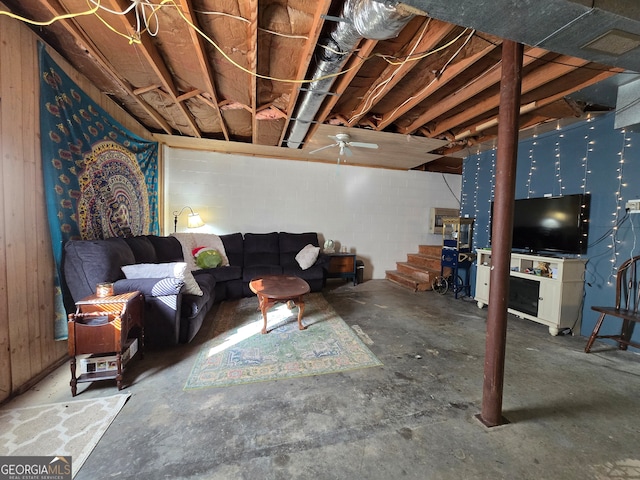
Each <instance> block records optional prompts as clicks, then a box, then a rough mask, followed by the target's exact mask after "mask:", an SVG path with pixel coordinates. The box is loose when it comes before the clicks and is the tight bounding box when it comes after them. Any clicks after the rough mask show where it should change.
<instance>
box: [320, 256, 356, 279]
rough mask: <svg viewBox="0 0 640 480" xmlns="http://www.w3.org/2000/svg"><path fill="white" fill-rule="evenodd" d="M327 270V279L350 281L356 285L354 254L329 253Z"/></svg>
mask: <svg viewBox="0 0 640 480" xmlns="http://www.w3.org/2000/svg"><path fill="white" fill-rule="evenodd" d="M329 257H331V258H330V259H329V269H328V273H327V277H329V278H344V279H346V280H349V279H351V281H353V284H354V285H357V278H356V254H355V253H330V254H329Z"/></svg>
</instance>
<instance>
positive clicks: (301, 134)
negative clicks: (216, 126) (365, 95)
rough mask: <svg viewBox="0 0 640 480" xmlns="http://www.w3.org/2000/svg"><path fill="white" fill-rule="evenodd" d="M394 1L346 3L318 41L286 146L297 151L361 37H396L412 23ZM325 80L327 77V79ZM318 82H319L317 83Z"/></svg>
mask: <svg viewBox="0 0 640 480" xmlns="http://www.w3.org/2000/svg"><path fill="white" fill-rule="evenodd" d="M398 3H399V2H396V1H377V0H346V1H345V3H344V5H343V7H342V12H341V14H340V21H338V22H337V23H336V26H335V28H334V29H333V30H332V31H331V32H330V33H329V35H328V37H326V38H323V39H321V40H320V42H319V46H318V47H317V50H316V69H315V72H314V73H313V76H312V77H311V78H312V80H315V81H311V82H310V83H308V84H306V85H305V91H304V93H303V94H302V95H301V96H300V99H299V101H298V104H297V106H296V109H295V111H294V119H293V120H292V122H293V124H292V126H291V128H290V130H289V137H288V140H287V146H288V147H290V148H299V147H300V146H301V145H302V142H303V141H304V138H305V136H306V135H307V132H308V131H309V128H310V126H311V123H312V122H313V120H314V118H315V116H316V114H317V113H318V110H320V106H321V105H322V102H323V100H324V99H325V97H326V95H327V93H328V92H329V91H330V90H331V86H332V85H333V82H334V81H335V79H336V77H335V76H333V75H334V74H336V73H338V72H340V70H341V69H342V67H343V65H344V64H345V62H346V61H347V59H348V58H349V53H350V52H351V51H352V50H353V49H354V48H355V47H356V45H357V44H358V42H359V41H360V39H361V38H367V39H372V40H385V39H388V38H393V37H396V36H397V35H398V34H399V33H400V30H402V28H403V27H404V26H405V25H406V24H407V22H409V20H411V18H412V17H413V15H412V14H408V13H404V12H401V11H400V10H399V9H398V7H397V5H398ZM326 77H328V78H326ZM318 79H320V80H318Z"/></svg>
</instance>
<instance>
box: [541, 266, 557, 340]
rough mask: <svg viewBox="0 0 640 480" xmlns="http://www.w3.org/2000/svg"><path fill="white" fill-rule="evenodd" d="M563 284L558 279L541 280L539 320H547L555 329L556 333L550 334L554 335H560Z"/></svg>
mask: <svg viewBox="0 0 640 480" xmlns="http://www.w3.org/2000/svg"><path fill="white" fill-rule="evenodd" d="M561 299H562V282H560V281H559V280H556V279H551V278H549V279H547V278H541V279H540V295H539V298H538V318H540V319H541V320H546V321H547V322H549V323H551V324H552V326H553V327H555V330H556V331H555V333H553V332H552V331H551V326H550V327H549V332H551V334H552V335H557V334H558V331H557V330H558V327H559V325H560V306H561V305H562V301H561Z"/></svg>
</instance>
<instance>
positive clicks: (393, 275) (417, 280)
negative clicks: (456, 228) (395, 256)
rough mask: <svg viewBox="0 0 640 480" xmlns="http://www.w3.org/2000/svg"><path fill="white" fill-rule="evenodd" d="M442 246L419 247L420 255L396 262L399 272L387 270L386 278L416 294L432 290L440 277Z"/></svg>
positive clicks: (411, 255) (412, 254) (413, 255)
mask: <svg viewBox="0 0 640 480" xmlns="http://www.w3.org/2000/svg"><path fill="white" fill-rule="evenodd" d="M441 255H442V246H441V245H419V246H418V253H409V254H407V261H406V262H396V268H397V270H387V271H386V275H385V278H386V279H387V280H389V281H391V282H393V283H396V284H398V285H400V286H402V287H405V288H409V289H411V290H413V291H414V292H424V291H426V290H432V284H433V281H434V279H435V278H436V277H437V276H438V275H440V257H441Z"/></svg>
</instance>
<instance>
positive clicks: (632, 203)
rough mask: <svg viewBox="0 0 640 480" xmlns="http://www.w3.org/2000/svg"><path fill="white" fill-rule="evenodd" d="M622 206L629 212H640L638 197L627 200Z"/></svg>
mask: <svg viewBox="0 0 640 480" xmlns="http://www.w3.org/2000/svg"><path fill="white" fill-rule="evenodd" d="M624 207H625V209H626V210H628V211H629V213H640V199H635V200H627V203H626V204H625V206H624Z"/></svg>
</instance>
